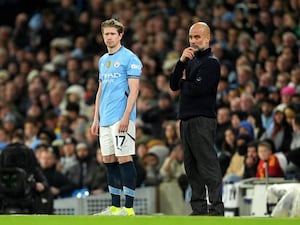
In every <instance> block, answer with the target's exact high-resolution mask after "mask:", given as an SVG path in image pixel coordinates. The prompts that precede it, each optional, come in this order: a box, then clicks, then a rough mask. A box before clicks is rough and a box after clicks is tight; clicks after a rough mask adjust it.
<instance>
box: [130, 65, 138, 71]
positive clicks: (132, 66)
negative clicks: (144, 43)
mask: <svg viewBox="0 0 300 225" xmlns="http://www.w3.org/2000/svg"><path fill="white" fill-rule="evenodd" d="M130 68H131V69H133V70H136V69H139V68H140V66H139V65H137V64H131V65H130Z"/></svg>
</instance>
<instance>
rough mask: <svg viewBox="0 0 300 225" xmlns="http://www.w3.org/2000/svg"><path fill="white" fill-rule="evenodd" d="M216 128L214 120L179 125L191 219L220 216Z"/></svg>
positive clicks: (221, 204)
mask: <svg viewBox="0 0 300 225" xmlns="http://www.w3.org/2000/svg"><path fill="white" fill-rule="evenodd" d="M216 126H217V122H216V120H215V119H212V118H206V117H196V118H193V119H190V120H186V121H181V123H180V135H181V140H182V145H183V148H184V165H185V170H186V174H187V178H188V181H189V184H190V185H191V188H192V198H191V207H192V210H193V214H194V215H207V214H209V215H218V216H222V215H224V205H223V202H222V175H221V169H220V164H219V161H218V159H217V154H216V152H215V150H214V139H215V135H216ZM207 192H208V199H209V203H210V204H209V206H208V204H207V197H206V193H207Z"/></svg>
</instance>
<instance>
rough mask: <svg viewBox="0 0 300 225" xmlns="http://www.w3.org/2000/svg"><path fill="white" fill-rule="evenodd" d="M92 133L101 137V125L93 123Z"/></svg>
mask: <svg viewBox="0 0 300 225" xmlns="http://www.w3.org/2000/svg"><path fill="white" fill-rule="evenodd" d="M91 133H92V134H93V135H96V136H99V123H98V122H96V121H93V123H92V126H91Z"/></svg>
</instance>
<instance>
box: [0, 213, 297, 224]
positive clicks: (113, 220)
mask: <svg viewBox="0 0 300 225" xmlns="http://www.w3.org/2000/svg"><path fill="white" fill-rule="evenodd" d="M0 224H1V225H60V224H62V225H152V224H153V225H277V224H279V225H296V224H297V225H299V224H300V218H270V217H266V218H257V217H200V216H134V217H121V216H120V217H116V216H58V215H51V216H46V215H1V216H0Z"/></svg>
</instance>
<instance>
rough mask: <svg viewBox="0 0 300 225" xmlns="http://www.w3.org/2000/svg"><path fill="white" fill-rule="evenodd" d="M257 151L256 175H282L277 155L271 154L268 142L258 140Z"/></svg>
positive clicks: (263, 176) (261, 176) (259, 176)
mask: <svg viewBox="0 0 300 225" xmlns="http://www.w3.org/2000/svg"><path fill="white" fill-rule="evenodd" d="M271 142H272V141H271ZM257 151H258V157H259V163H258V166H257V172H256V177H258V178H265V177H267V176H268V177H284V171H283V168H281V166H280V162H279V159H278V157H277V156H276V155H275V154H273V151H272V145H271V144H270V142H268V141H265V140H264V141H261V142H259V144H258V149H257Z"/></svg>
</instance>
